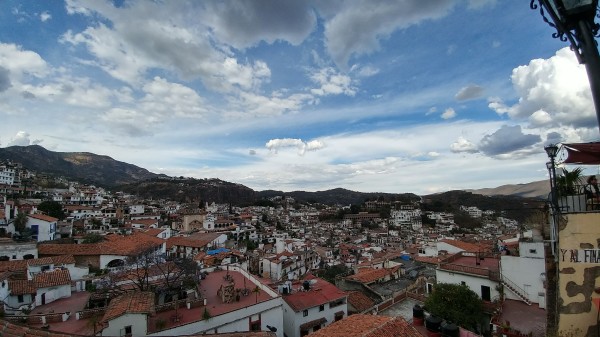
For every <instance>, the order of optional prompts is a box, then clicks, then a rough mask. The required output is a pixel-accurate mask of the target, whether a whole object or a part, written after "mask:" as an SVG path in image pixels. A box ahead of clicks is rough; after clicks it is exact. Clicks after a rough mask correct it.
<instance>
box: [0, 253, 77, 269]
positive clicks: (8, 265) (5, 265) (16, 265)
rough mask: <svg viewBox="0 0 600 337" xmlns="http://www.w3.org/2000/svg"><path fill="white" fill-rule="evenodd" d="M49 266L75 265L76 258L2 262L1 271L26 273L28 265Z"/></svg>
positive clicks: (52, 257) (53, 257) (54, 257)
mask: <svg viewBox="0 0 600 337" xmlns="http://www.w3.org/2000/svg"><path fill="white" fill-rule="evenodd" d="M48 264H54V265H55V266H59V265H65V264H75V258H74V257H73V255H59V256H50V257H43V258H39V259H31V260H11V261H0V271H9V270H10V271H25V270H27V266H28V265H29V266H43V265H48Z"/></svg>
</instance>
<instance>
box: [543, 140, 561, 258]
mask: <svg viewBox="0 0 600 337" xmlns="http://www.w3.org/2000/svg"><path fill="white" fill-rule="evenodd" d="M544 150H545V151H546V154H547V155H548V158H550V161H549V162H547V163H546V168H547V169H548V174H549V175H550V206H551V207H550V210H551V212H552V226H551V228H550V236H551V237H550V240H551V242H552V253H553V254H554V256H555V257H556V256H558V255H557V250H556V247H557V240H558V221H559V219H560V208H559V206H558V195H557V188H556V155H557V154H558V146H556V144H549V145H546V146H544Z"/></svg>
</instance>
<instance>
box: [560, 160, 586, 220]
mask: <svg viewBox="0 0 600 337" xmlns="http://www.w3.org/2000/svg"><path fill="white" fill-rule="evenodd" d="M582 172H583V169H582V168H581V167H577V168H575V169H573V170H571V171H569V170H567V169H566V168H562V175H560V176H558V177H556V189H557V196H558V206H559V207H560V208H561V210H564V211H567V212H578V211H585V210H586V198H585V194H584V193H582V191H581V186H582V179H583V176H582Z"/></svg>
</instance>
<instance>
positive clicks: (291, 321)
mask: <svg viewBox="0 0 600 337" xmlns="http://www.w3.org/2000/svg"><path fill="white" fill-rule="evenodd" d="M279 288H280V289H279V290H280V292H281V293H283V294H284V295H283V300H284V304H283V308H284V309H283V330H284V332H285V335H286V336H287V337H301V336H306V335H307V334H309V333H311V332H314V331H317V330H319V329H321V328H323V327H325V326H327V325H329V324H331V323H333V322H335V321H339V320H341V319H343V318H344V317H347V316H348V294H346V293H345V292H344V291H342V290H340V289H338V288H337V287H336V286H334V285H333V284H331V283H329V282H327V281H325V280H323V279H319V278H311V279H306V280H304V281H302V282H294V283H292V282H286V283H284V284H283V285H281V286H280V287H279Z"/></svg>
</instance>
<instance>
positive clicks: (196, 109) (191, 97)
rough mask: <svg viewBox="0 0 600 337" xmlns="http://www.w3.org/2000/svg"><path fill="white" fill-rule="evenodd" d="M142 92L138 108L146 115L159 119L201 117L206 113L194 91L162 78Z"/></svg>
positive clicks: (156, 79) (201, 100)
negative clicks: (159, 117) (143, 94)
mask: <svg viewBox="0 0 600 337" xmlns="http://www.w3.org/2000/svg"><path fill="white" fill-rule="evenodd" d="M142 90H143V91H144V92H145V94H146V95H145V96H144V97H143V98H142V99H141V100H140V105H139V107H140V109H142V110H143V111H145V113H146V114H152V115H157V116H161V118H173V117H203V115H205V114H206V113H207V111H208V110H207V108H206V104H205V103H204V101H203V99H202V98H201V97H200V96H198V94H197V93H196V92H195V91H194V90H192V89H191V88H188V87H186V86H184V85H181V84H178V83H170V82H168V81H167V80H165V79H164V78H160V77H155V78H154V79H153V80H152V81H151V82H148V83H146V84H145V85H144V86H143V88H142Z"/></svg>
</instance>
